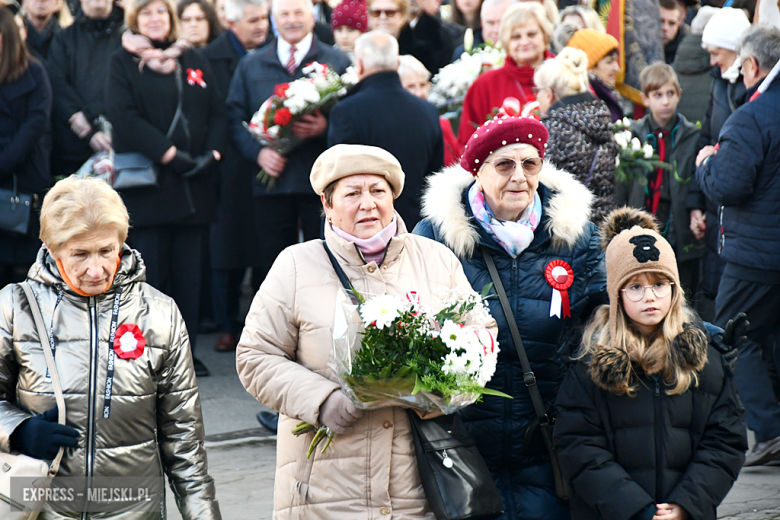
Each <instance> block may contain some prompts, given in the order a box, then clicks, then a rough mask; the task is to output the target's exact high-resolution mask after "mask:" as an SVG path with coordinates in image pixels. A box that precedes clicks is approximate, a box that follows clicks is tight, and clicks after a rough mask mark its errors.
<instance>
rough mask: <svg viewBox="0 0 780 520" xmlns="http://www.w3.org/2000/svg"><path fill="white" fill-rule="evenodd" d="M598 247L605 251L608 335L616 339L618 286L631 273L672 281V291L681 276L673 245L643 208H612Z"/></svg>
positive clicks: (618, 301)
mask: <svg viewBox="0 0 780 520" xmlns="http://www.w3.org/2000/svg"><path fill="white" fill-rule="evenodd" d="M601 247H602V248H603V249H604V250H605V251H606V254H605V256H606V266H607V292H608V293H609V329H610V337H611V338H615V335H616V330H617V309H618V305H620V289H622V288H623V286H624V285H625V284H626V282H627V281H628V280H629V279H630V278H631V277H632V276H635V275H637V274H641V273H654V274H660V275H663V276H665V277H667V278H668V279H669V280H670V281H672V282H674V284H675V285H676V286H677V287H676V288H673V290H680V275H679V274H678V273H677V259H676V258H675V256H674V250H673V249H672V246H670V245H669V242H667V241H666V239H665V238H664V237H662V236H661V235H660V233H658V225H657V223H656V220H655V218H654V217H653V216H652V215H651V214H650V213H647V212H646V211H642V210H639V209H633V208H627V207H624V208H620V209H616V210H614V211H612V212H611V213H610V214H609V215H607V217H606V219H605V220H604V223H603V224H601Z"/></svg>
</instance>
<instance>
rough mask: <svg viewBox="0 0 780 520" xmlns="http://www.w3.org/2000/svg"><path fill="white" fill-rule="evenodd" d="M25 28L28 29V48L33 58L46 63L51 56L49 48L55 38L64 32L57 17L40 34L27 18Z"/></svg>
mask: <svg viewBox="0 0 780 520" xmlns="http://www.w3.org/2000/svg"><path fill="white" fill-rule="evenodd" d="M24 26H25V27H26V28H27V40H26V43H27V48H28V49H30V52H31V53H32V54H33V56H35V57H36V58H38V59H39V60H41V61H45V60H46V58H47V57H48V55H49V47H50V46H51V42H52V40H53V39H54V36H55V35H56V34H57V33H58V32H60V31H61V30H62V28H61V27H60V21H59V19H58V18H57V16H56V15H55V16H54V18H52V19H51V21H50V22H49V23H48V24H47V25H46V27H44V28H43V31H41V32H40V33H39V32H38V30H37V29H36V28H35V27H34V26H33V24H31V23H30V21H29V20H28V19H27V18H26V17H25V19H24Z"/></svg>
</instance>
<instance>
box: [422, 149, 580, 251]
mask: <svg viewBox="0 0 780 520" xmlns="http://www.w3.org/2000/svg"><path fill="white" fill-rule="evenodd" d="M473 181H474V176H473V175H471V174H470V173H469V172H467V171H466V170H464V169H463V168H461V167H460V165H455V166H450V167H448V168H444V169H443V170H442V171H440V172H439V173H436V174H434V175H431V176H429V177H428V179H427V181H426V184H427V186H426V188H425V191H424V192H423V196H422V209H421V211H420V212H421V214H422V216H423V218H429V219H430V220H431V222H432V223H433V225H434V226H436V228H438V230H439V232H440V233H441V236H442V238H443V239H444V242H445V243H446V244H447V246H448V247H449V248H450V249H451V250H452V251H453V252H454V253H455V254H456V255H457V256H458V257H460V258H466V257H470V256H471V255H472V254H473V253H474V250H475V249H476V247H477V245H478V244H479V240H480V237H479V231H478V229H477V227H476V226H475V225H474V223H473V218H472V217H471V216H469V214H468V212H467V211H466V208H465V207H464V205H463V190H465V189H466V188H467V187H468V186H469V185H470V184H471V183H472V182H473ZM539 183H540V184H543V185H544V186H545V187H546V188H547V189H548V190H550V197H549V200H545V201H544V213H546V214H547V216H548V217H549V219H548V220H547V226H548V228H549V232H550V235H551V236H552V245H553V247H554V248H556V249H562V248H565V247H573V246H574V245H575V244H576V243H577V240H578V239H579V238H580V237H581V236H582V234H583V233H584V232H585V230H586V228H587V226H588V223H589V222H590V214H591V208H592V205H593V200H594V196H593V194H592V193H591V192H590V190H588V188H587V187H585V185H584V184H582V183H581V182H579V181H578V180H576V179H575V178H574V176H573V175H572V174H570V173H568V172H566V171H564V170H560V169H558V168H556V167H555V166H553V164H552V163H550V162H548V161H545V162H544V165H543V166H542V171H541V172H540V174H539Z"/></svg>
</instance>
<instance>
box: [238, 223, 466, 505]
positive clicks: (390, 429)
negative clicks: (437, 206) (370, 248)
mask: <svg viewBox="0 0 780 520" xmlns="http://www.w3.org/2000/svg"><path fill="white" fill-rule="evenodd" d="M396 218H397V219H398V222H399V226H398V235H397V236H396V237H395V238H393V239H392V240H391V241H390V243H389V245H388V247H387V252H386V254H385V259H384V261H383V262H382V264H381V265H380V266H377V264H376V263H375V262H370V263H368V264H366V263H365V262H364V261H363V259H362V257H361V256H360V254H359V253H358V250H357V248H356V246H355V244H353V243H351V242H348V241H346V240H344V239H342V238H341V237H339V236H338V235H336V234H335V233H334V232H333V230H332V229H331V227H330V226H329V225H326V226H325V238H326V240H327V243H328V247H329V248H330V250H331V251H332V252H333V254H334V255H335V256H336V258H337V259H338V261H339V263H340V264H341V266H342V267H343V269H344V271H345V273H346V274H347V276H348V277H349V279H350V281H351V282H352V284H353V286H354V287H355V289H357V290H358V291H359V292H361V293H364V294H365V293H373V294H382V293H389V294H395V295H398V296H404V295H405V294H406V293H407V292H408V291H409V290H416V291H417V292H418V294H419V295H420V297H421V298H422V301H423V302H426V303H427V304H428V305H430V306H431V307H432V308H433V309H434V310H436V311H438V310H439V309H440V308H441V306H439V307H437V306H436V303H437V302H438V299H437V298H435V297H434V295H433V291H434V290H435V289H437V288H441V287H456V286H457V287H462V288H464V289H471V286H470V285H469V282H468V280H467V279H466V276H465V275H464V273H463V268H462V267H461V265H460V262H459V261H458V259H457V257H455V255H454V254H453V253H452V252H451V251H450V250H449V249H447V248H446V247H444V246H443V245H441V244H438V243H436V242H434V241H432V240H428V239H427V238H422V237H418V236H414V235H411V234H408V233H407V232H406V227H405V226H404V224H403V222H402V221H401V219H400V217H398V215H397V214H396ZM340 287H341V284H340V283H339V280H338V278H337V277H336V273H335V271H334V270H333V266H332V265H331V263H330V260H329V259H328V256H327V254H326V252H325V249H324V248H323V246H322V243H321V241H319V240H312V241H310V242H306V243H304V244H298V245H295V246H292V247H289V248H287V249H285V250H284V251H283V252H282V253H281V254H280V255H279V257H278V258H277V259H276V262H274V265H273V267H272V268H271V270H270V272H269V273H268V276H267V277H266V279H265V281H264V282H263V284H262V286H261V287H260V290H259V291H258V293H257V295H256V296H255V299H254V301H253V302H252V307H251V309H250V310H249V315H248V316H247V319H246V326H245V328H244V332H243V334H242V335H241V340H240V341H239V344H238V350H237V352H236V363H237V366H238V375H239V377H240V379H241V382H242V383H243V384H244V386H245V387H246V389H247V390H248V391H249V393H251V394H252V395H253V396H255V397H256V398H257V400H258V401H260V402H262V403H263V404H265V405H267V406H269V407H271V408H273V409H274V410H278V411H279V412H280V413H281V415H280V417H279V433H278V441H277V455H276V463H277V468H276V482H275V487H274V518H275V519H293V518H295V519H297V518H301V519H304V518H305V519H338V520H352V519H354V520H367V519H389V518H393V519H395V520H406V519H421V518H424V519H430V520H433V518H434V517H433V513H432V512H431V511H430V509H429V508H428V504H427V501H426V499H425V494H424V492H423V489H422V486H421V483H420V476H419V473H418V471H417V461H416V459H415V455H414V445H413V443H412V436H411V432H410V429H409V419H408V417H407V415H406V411H405V410H404V409H403V408H399V407H392V408H383V409H380V410H375V411H370V412H364V414H363V417H362V418H361V419H359V420H358V421H357V422H356V423H355V424H354V425H353V428H354V431H353V433H351V434H349V435H339V436H337V437H336V438H335V439H334V441H333V443H332V444H331V445H330V447H329V448H328V450H327V451H326V452H325V453H324V454H320V452H319V450H315V452H314V454H312V457H311V458H310V459H308V460H307V459H306V450H307V448H308V447H309V444H310V443H311V440H312V438H313V434H308V435H302V436H300V437H297V438H296V437H295V436H293V435H292V434H291V433H290V431H291V430H292V429H293V428H294V427H295V426H296V424H298V422H299V421H306V422H308V423H310V424H314V425H319V422H318V418H319V409H320V405H322V403H323V402H324V401H325V399H327V397H328V396H329V395H330V394H331V393H332V392H334V391H335V390H337V389H338V388H339V384H338V383H337V382H336V378H335V377H334V375H333V374H332V373H331V370H330V369H329V368H328V356H329V354H330V350H331V343H332V339H331V338H332V324H333V317H334V312H335V304H336V294H337V291H338V290H339V288H340Z"/></svg>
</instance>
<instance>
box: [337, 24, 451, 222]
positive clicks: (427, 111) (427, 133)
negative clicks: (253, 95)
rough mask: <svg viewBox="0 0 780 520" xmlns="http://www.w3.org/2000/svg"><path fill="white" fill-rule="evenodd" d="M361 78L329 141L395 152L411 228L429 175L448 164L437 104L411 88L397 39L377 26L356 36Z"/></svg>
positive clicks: (401, 201) (402, 209) (402, 206)
mask: <svg viewBox="0 0 780 520" xmlns="http://www.w3.org/2000/svg"><path fill="white" fill-rule="evenodd" d="M355 67H356V69H357V72H358V76H359V77H360V83H358V84H357V85H356V86H355V87H354V88H353V89H352V90H351V92H350V93H349V95H348V96H347V97H346V98H345V99H344V100H342V101H341V102H340V103H339V104H338V105H336V107H335V108H334V109H333V112H331V115H330V129H329V130H328V146H333V145H336V144H365V145H370V146H378V147H380V148H384V149H385V150H387V151H388V152H390V153H391V154H393V155H394V156H395V157H396V158H397V159H398V161H399V162H400V163H401V167H403V170H404V173H406V184H405V186H404V191H403V193H402V194H401V196H400V197H398V199H396V201H395V209H396V210H397V211H398V213H399V214H400V215H401V217H402V218H403V219H404V222H405V223H406V226H407V227H408V228H409V229H412V228H413V227H414V226H415V225H416V224H417V222H418V221H419V220H420V196H421V192H422V189H423V185H424V183H425V177H426V176H428V175H429V174H431V173H435V172H437V171H439V170H440V169H441V168H442V167H443V166H444V140H443V137H442V133H441V126H440V125H439V115H438V113H437V112H436V108H434V106H433V105H431V104H430V103H427V102H426V101H425V100H422V99H419V98H417V97H415V96H413V95H412V94H410V93H408V92H407V91H406V90H404V88H403V87H402V86H401V79H400V78H399V77H398V72H396V71H397V69H398V42H397V41H396V39H395V38H393V37H392V36H391V35H389V34H387V33H383V32H379V31H374V32H370V33H367V34H365V35H363V36H361V37H360V38H358V40H357V42H355Z"/></svg>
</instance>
